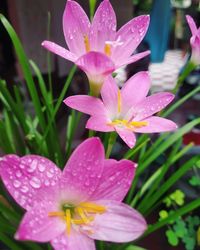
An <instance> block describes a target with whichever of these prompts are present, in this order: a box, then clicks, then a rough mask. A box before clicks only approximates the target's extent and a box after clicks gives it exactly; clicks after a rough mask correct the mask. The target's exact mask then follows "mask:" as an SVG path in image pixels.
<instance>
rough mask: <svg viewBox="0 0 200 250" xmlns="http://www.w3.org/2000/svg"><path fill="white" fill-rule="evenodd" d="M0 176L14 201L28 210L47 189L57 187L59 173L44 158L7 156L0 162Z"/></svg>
mask: <svg viewBox="0 0 200 250" xmlns="http://www.w3.org/2000/svg"><path fill="white" fill-rule="evenodd" d="M0 176H1V179H2V181H3V183H4V185H5V186H6V188H7V190H8V191H9V193H10V194H11V195H12V196H13V198H14V199H15V201H16V202H17V203H18V204H19V205H20V206H22V207H23V208H25V209H26V210H30V209H31V207H33V205H34V203H35V202H36V201H40V200H42V199H43V198H44V196H45V195H46V193H48V189H49V187H55V186H56V185H57V183H58V180H60V178H61V171H60V169H59V168H58V167H57V166H56V165H55V164H54V163H53V162H51V161H50V160H48V159H46V158H44V157H40V156H36V155H27V156H24V157H21V158H20V157H18V156H16V155H7V156H5V157H3V158H2V160H1V161H0ZM42 194H43V195H42Z"/></svg>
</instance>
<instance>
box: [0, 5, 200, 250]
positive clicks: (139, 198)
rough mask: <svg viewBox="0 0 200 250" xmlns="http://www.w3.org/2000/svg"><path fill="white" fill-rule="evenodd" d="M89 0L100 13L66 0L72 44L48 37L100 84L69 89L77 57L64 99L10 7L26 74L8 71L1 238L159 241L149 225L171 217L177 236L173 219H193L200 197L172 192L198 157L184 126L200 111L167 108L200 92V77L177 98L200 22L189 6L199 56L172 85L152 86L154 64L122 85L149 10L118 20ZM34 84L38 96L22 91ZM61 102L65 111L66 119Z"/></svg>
mask: <svg viewBox="0 0 200 250" xmlns="http://www.w3.org/2000/svg"><path fill="white" fill-rule="evenodd" d="M89 4H90V13H91V21H89V18H88V17H87V15H86V13H85V12H84V11H83V9H82V7H81V6H80V5H79V4H78V3H77V2H76V1H74V0H67V1H66V7H65V10H64V14H63V31H64V37H65V40H66V43H67V47H68V49H67V48H62V47H61V46H59V45H57V44H55V43H53V42H50V41H47V40H46V41H44V42H43V43H42V46H43V47H45V48H46V49H47V50H49V51H50V52H53V53H54V54H57V55H58V56H61V57H64V58H65V59H67V60H70V61H72V62H73V63H74V64H75V65H77V66H78V67H79V68H80V69H81V70H83V71H84V72H85V73H86V75H87V77H88V80H89V84H90V93H89V94H88V93H87V92H85V93H84V95H83V94H82V95H80V93H79V92H78V91H77V93H75V94H74V95H73V96H70V93H69V92H68V90H69V86H70V84H71V83H72V82H73V79H74V74H75V72H76V67H72V69H71V71H70V73H69V75H68V76H67V79H66V82H65V83H64V84H63V88H62V90H61V92H60V94H59V96H58V98H57V97H56V96H55V93H54V92H53V91H52V86H51V84H52V78H51V72H50V69H49V74H48V80H47V82H45V78H44V77H43V75H42V73H41V72H40V69H39V68H38V66H37V64H36V63H35V62H33V61H31V60H30V61H29V60H28V58H27V55H26V53H25V51H24V49H23V46H22V44H21V42H20V40H19V37H18V36H17V34H16V32H15V31H14V29H13V27H12V26H11V24H10V23H9V22H8V20H7V19H6V18H5V17H4V16H3V15H0V21H1V23H2V24H3V26H4V28H5V29H6V31H7V32H8V35H9V37H10V38H11V40H12V43H13V46H14V49H15V53H16V56H17V60H18V63H19V65H20V67H21V69H22V74H23V78H24V81H22V82H21V83H19V82H17V84H16V85H14V88H13V91H10V90H9V89H8V88H7V83H6V82H5V81H4V80H2V79H0V101H1V106H2V112H1V119H0V150H1V151H0V152H1V158H0V249H6V250H7V249H12V250H32V249H34V250H51V249H55V250H132V249H133V250H136V249H138V247H137V246H141V247H142V248H140V249H142V250H144V249H146V248H148V247H149V249H151V248H152V246H149V245H148V244H147V243H146V242H145V241H146V237H147V236H149V235H151V233H153V232H155V231H157V233H159V229H160V228H162V227H164V226H168V230H167V233H166V236H167V237H168V239H169V238H170V235H173V239H174V237H179V236H177V235H176V234H175V232H174V231H173V230H172V229H173V228H172V227H171V228H170V225H171V222H172V221H173V222H174V223H176V222H177V221H179V222H180V220H181V221H183V218H182V217H184V216H185V215H186V214H187V213H190V214H192V213H193V210H195V209H196V208H198V207H199V206H200V199H199V198H197V199H192V200H188V202H187V204H184V202H183V196H184V195H183V194H182V196H181V198H180V197H178V198H177V199H176V198H174V197H175V196H172V195H169V194H171V190H172V189H175V188H176V187H175V185H176V183H177V182H178V181H179V180H180V179H181V178H182V177H183V176H184V175H185V174H187V173H188V172H189V171H192V170H191V169H195V171H197V170H196V169H197V168H198V167H199V165H200V164H199V163H200V156H199V155H195V156H191V157H190V158H189V159H188V158H187V159H185V158H183V157H184V155H185V154H186V153H188V152H189V150H191V148H192V147H193V143H190V144H188V145H187V146H185V147H183V145H182V139H183V136H184V135H185V134H187V133H188V132H189V131H190V130H191V129H193V128H195V126H197V125H199V124H200V118H196V119H194V120H193V121H191V122H189V123H187V124H185V125H184V126H180V124H179V126H178V125H177V124H176V123H177V120H176V115H174V116H171V117H169V116H170V115H171V114H172V113H173V112H174V111H175V110H176V109H177V108H178V107H179V106H180V105H181V104H183V103H184V102H186V101H187V100H189V98H191V97H192V96H193V95H195V94H196V93H198V92H199V91H200V87H199V86H198V87H197V88H196V89H194V90H192V91H191V92H190V93H188V94H187V95H185V96H183V97H182V98H181V99H179V100H176V98H175V97H176V93H177V91H178V90H179V88H180V86H181V85H182V83H183V81H184V79H185V77H186V76H187V75H188V74H189V73H190V72H191V71H192V70H193V69H194V68H195V67H196V66H197V64H199V62H198V58H199V55H198V52H199V51H198V49H199V48H198V46H199V44H198V43H199V29H198V28H197V27H196V25H195V23H194V21H193V19H192V18H191V17H189V16H188V17H187V20H188V24H189V26H190V29H191V32H192V38H191V46H192V56H191V60H190V61H189V63H188V64H187V65H186V67H185V70H183V73H182V74H181V75H180V77H179V79H178V81H177V85H176V87H175V89H174V90H172V91H171V92H159V93H154V94H151V93H150V92H151V80H150V77H149V73H148V72H146V71H141V72H138V73H137V74H135V75H134V76H132V77H131V78H130V79H127V81H126V82H124V83H123V86H122V87H119V86H118V85H117V82H116V79H115V77H114V74H112V73H113V72H114V71H115V70H116V69H118V68H120V67H121V66H124V65H128V64H130V63H133V62H135V61H137V60H139V59H141V58H143V57H144V56H146V55H148V54H149V51H146V52H142V53H139V54H135V50H136V49H137V47H138V45H139V44H140V43H141V41H142V40H143V38H144V36H145V34H146V32H147V29H148V25H149V19H150V18H149V16H148V15H143V16H139V17H134V18H133V19H132V20H130V21H129V22H128V23H127V24H125V25H124V26H122V28H120V29H119V30H118V31H117V29H116V16H115V11H114V9H113V7H112V5H111V3H110V1H109V0H103V1H101V3H100V5H99V6H98V7H97V8H96V12H95V11H94V10H95V7H96V1H94V0H90V1H89ZM93 14H94V15H93ZM47 53H49V52H47ZM32 72H34V75H35V77H33V74H32ZM55 84H56V83H55ZM74 84H75V83H74ZM25 86H26V89H27V91H28V94H29V97H27V96H26V94H25V92H24V91H21V90H22V89H24V88H25ZM27 99H28V103H27ZM168 105H169V106H168ZM61 106H62V107H63V108H64V114H62V119H61V120H59V117H60V116H58V115H57V114H58V111H59V110H60V107H61ZM84 114H86V115H89V117H87V119H85V116H84ZM63 117H64V118H63ZM63 131H64V133H63ZM162 159H164V160H162ZM179 161H181V162H182V164H181V165H179V167H178V168H177V167H176V165H177V164H178V162H179ZM66 162H67V163H66ZM175 193H176V195H177V194H180V192H179V191H176V192H175ZM180 199H181V202H177V201H180ZM165 201H167V204H169V202H170V205H174V204H173V202H177V204H178V206H177V204H176V205H175V206H173V207H174V208H173V210H172V211H169V213H167V215H166V213H164V212H163V211H160V210H161V207H160V204H162V203H165ZM179 224H180V223H179ZM177 225H178V224H177ZM169 228H170V229H169ZM170 230H171V231H170ZM169 231H170V233H169ZM174 235H175V236H174ZM179 235H180V233H179ZM184 238H187V237H186V236H185V235H184ZM153 239H154V237H152V242H153ZM170 241H171V240H170V239H169V242H170ZM143 247H144V248H143Z"/></svg>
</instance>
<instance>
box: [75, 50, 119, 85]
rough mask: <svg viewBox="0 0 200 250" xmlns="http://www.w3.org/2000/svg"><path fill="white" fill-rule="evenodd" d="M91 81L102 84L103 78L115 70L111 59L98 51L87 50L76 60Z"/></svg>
mask: <svg viewBox="0 0 200 250" xmlns="http://www.w3.org/2000/svg"><path fill="white" fill-rule="evenodd" d="M76 64H77V66H79V67H80V68H81V69H82V70H83V71H84V72H85V73H86V74H87V76H88V78H89V81H90V82H92V83H99V84H102V83H103V81H104V79H105V78H106V77H107V76H108V75H109V74H111V73H112V72H113V71H114V70H115V65H114V63H113V62H112V61H111V59H110V58H109V57H107V56H105V55H104V54H102V53H99V52H89V53H87V54H86V55H84V56H82V57H80V58H79V59H78V60H77V61H76Z"/></svg>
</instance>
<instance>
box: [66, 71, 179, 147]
mask: <svg viewBox="0 0 200 250" xmlns="http://www.w3.org/2000/svg"><path fill="white" fill-rule="evenodd" d="M149 88H150V78H149V75H148V73H147V72H140V73H138V74H136V75H135V76H133V77H132V78H130V79H129V80H128V81H127V82H126V83H125V84H124V86H123V87H122V89H121V90H120V89H119V88H118V87H117V84H116V82H115V80H114V79H113V78H112V77H108V78H107V79H106V81H105V83H104V84H103V87H102V89H101V97H102V100H101V99H99V98H95V97H91V96H86V95H77V96H71V97H68V98H67V99H65V100H64V103H65V104H66V105H67V106H69V107H71V108H74V109H76V110H79V111H81V112H83V113H86V114H89V115H90V116H91V117H90V119H89V120H88V122H87V124H86V128H88V129H92V130H96V131H102V132H111V131H116V132H117V133H118V134H119V136H120V137H121V138H122V140H123V141H124V142H125V143H126V144H127V145H128V146H129V147H130V148H132V147H133V146H134V145H135V142H136V137H135V134H134V132H136V133H155V132H165V131H171V130H175V129H176V128H177V126H176V124H175V123H174V122H172V121H170V120H167V119H164V118H161V117H157V116H153V114H155V113H157V112H159V111H160V110H162V109H163V108H164V107H166V106H167V105H168V104H169V103H170V102H171V101H172V100H173V98H174V95H173V94H171V93H167V92H163V93H157V94H154V95H151V96H148V97H146V96H147V94H148V92H149Z"/></svg>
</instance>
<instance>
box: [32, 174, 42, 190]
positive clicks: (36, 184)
mask: <svg viewBox="0 0 200 250" xmlns="http://www.w3.org/2000/svg"><path fill="white" fill-rule="evenodd" d="M30 185H31V186H32V187H33V188H40V187H41V181H40V180H39V179H38V178H37V177H35V176H34V177H33V178H32V179H31V180H30Z"/></svg>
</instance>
